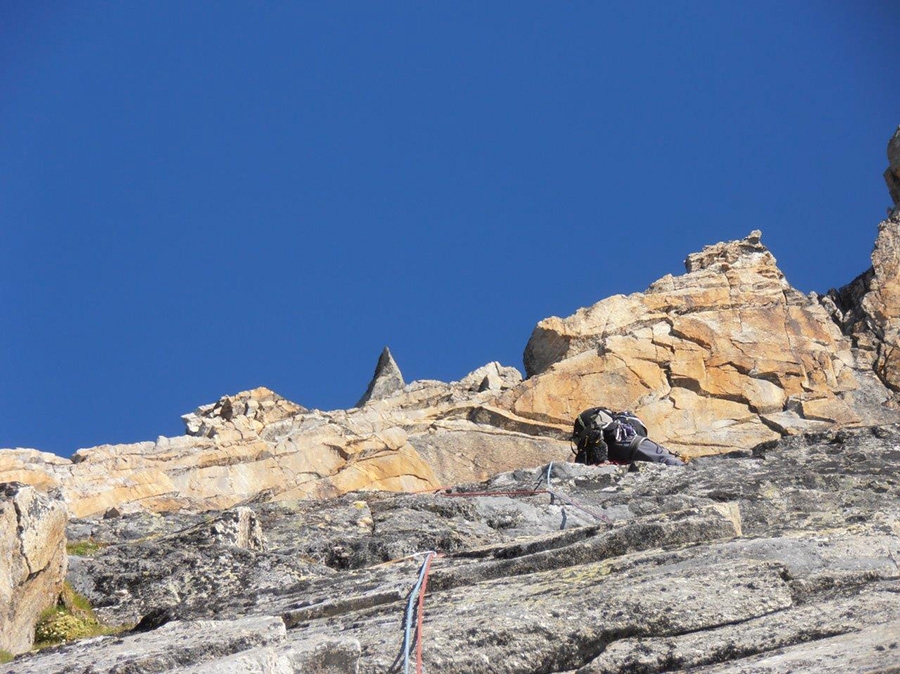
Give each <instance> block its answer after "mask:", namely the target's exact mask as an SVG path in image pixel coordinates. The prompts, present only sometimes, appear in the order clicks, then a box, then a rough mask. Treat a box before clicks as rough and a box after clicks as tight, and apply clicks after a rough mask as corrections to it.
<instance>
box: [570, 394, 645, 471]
mask: <svg viewBox="0 0 900 674" xmlns="http://www.w3.org/2000/svg"><path fill="white" fill-rule="evenodd" d="M646 437H647V427H646V426H645V425H644V422H642V421H641V420H640V419H638V418H637V417H636V416H634V414H633V413H631V412H613V411H612V410H610V409H608V408H606V407H592V408H590V409H588V410H585V411H584V412H582V413H581V414H579V415H578V416H577V417H575V425H574V427H573V429H572V442H573V443H574V445H575V446H574V448H573V449H572V452H573V453H574V454H575V462H576V463H585V464H588V465H596V464H598V463H605V462H606V461H608V460H609V445H610V444H614V445H616V446H618V445H622V444H626V445H628V444H632V443H633V442H634V441H635V440H636V439H639V438H646ZM638 441H639V440H638Z"/></svg>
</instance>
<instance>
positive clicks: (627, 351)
mask: <svg viewBox="0 0 900 674" xmlns="http://www.w3.org/2000/svg"><path fill="white" fill-rule="evenodd" d="M685 267H686V270H687V273H685V274H683V275H681V276H666V277H664V278H662V279H660V280H659V281H657V282H655V283H654V284H652V285H651V286H650V287H649V288H648V289H647V291H646V292H643V293H635V294H632V295H628V296H623V295H616V296H613V297H610V298H608V299H605V300H602V301H601V302H598V303H597V304H595V305H593V306H592V307H589V308H586V309H580V310H578V311H577V312H576V313H575V314H574V315H572V316H570V317H568V318H565V319H562V318H556V317H554V318H548V319H545V320H543V321H541V322H540V323H539V324H538V326H537V327H536V328H535V330H534V332H533V334H532V336H531V339H530V340H529V342H528V345H527V347H526V350H525V365H526V371H527V372H528V374H529V375H530V376H529V379H527V380H526V381H525V382H524V383H523V384H522V386H520V387H518V388H516V389H514V390H512V391H509V392H507V393H506V394H505V396H504V397H503V398H502V399H501V401H500V403H499V404H500V406H505V407H507V408H508V409H510V410H512V411H513V412H514V413H516V414H518V415H521V416H524V417H529V418H535V419H541V420H543V421H547V422H556V423H564V422H566V421H568V420H571V419H573V418H574V417H575V415H577V414H578V413H579V412H580V411H582V410H583V409H586V408H588V407H592V406H594V405H598V404H602V405H605V406H608V407H612V408H618V409H629V410H632V411H634V412H636V413H637V415H638V416H640V417H641V418H642V419H644V420H645V422H646V423H647V424H648V427H649V428H650V433H651V437H653V438H654V439H656V440H658V441H660V442H662V443H663V444H667V445H668V446H670V448H671V449H673V450H675V451H676V452H677V453H680V454H681V455H682V456H688V457H690V456H701V455H705V454H711V453H717V452H723V451H731V450H734V449H740V448H745V449H746V448H750V447H753V446H754V445H756V444H758V443H760V442H764V441H767V440H771V439H774V438H776V437H779V436H780V435H783V434H788V433H798V432H804V431H808V430H813V429H815V428H818V427H821V426H823V425H857V424H871V423H883V422H886V421H889V420H891V419H893V418H895V416H896V415H895V413H893V412H891V411H890V410H887V409H886V408H885V407H884V403H885V401H886V400H887V399H888V398H889V397H890V395H889V392H888V391H886V390H885V389H884V387H881V386H879V385H877V382H875V383H874V384H873V381H872V379H873V377H872V373H871V371H869V370H867V368H866V367H865V365H864V364H863V365H861V364H860V363H859V362H858V360H857V357H856V353H855V351H854V349H853V344H852V342H851V340H850V339H848V338H847V337H846V336H845V335H844V334H843V333H842V332H841V330H840V328H839V327H838V326H837V325H836V324H835V323H834V321H832V320H831V319H830V316H829V314H828V312H827V311H826V310H825V308H824V307H823V306H822V305H821V304H820V303H819V302H818V300H817V298H816V297H815V296H810V297H807V296H805V295H803V294H801V293H800V292H798V291H796V290H795V289H793V288H792V287H791V286H790V284H789V283H788V282H787V280H786V279H785V277H784V274H782V272H781V271H780V270H779V269H778V267H777V265H776V261H775V258H774V257H773V256H772V254H771V253H770V252H769V251H768V249H766V247H765V246H763V245H762V243H761V234H760V232H759V231H754V232H752V233H751V234H750V235H749V236H748V237H747V238H745V239H742V240H739V241H731V242H727V243H719V244H716V245H714V246H707V247H706V248H704V249H703V250H702V251H701V252H699V253H695V254H692V255H690V256H688V258H687V260H686V262H685ZM887 311H888V312H892V311H894V308H893V307H891V308H889V309H888V310H887ZM894 315H898V314H894Z"/></svg>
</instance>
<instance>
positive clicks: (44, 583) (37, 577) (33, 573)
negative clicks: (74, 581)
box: [0, 482, 68, 654]
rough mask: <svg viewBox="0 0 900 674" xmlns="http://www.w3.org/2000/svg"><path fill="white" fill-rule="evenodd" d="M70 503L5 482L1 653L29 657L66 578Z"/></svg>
mask: <svg viewBox="0 0 900 674" xmlns="http://www.w3.org/2000/svg"><path fill="white" fill-rule="evenodd" d="M67 519H68V516H67V513H66V510H65V505H64V504H63V503H62V502H61V501H60V500H59V499H54V498H51V497H49V496H47V495H45V494H42V493H40V492H38V491H37V490H36V489H34V488H33V487H29V486H26V485H24V484H21V483H19V482H6V483H2V484H0V650H4V651H7V652H9V653H12V654H18V653H24V652H26V651H28V650H29V649H30V648H31V645H32V643H33V641H34V626H35V623H36V622H37V620H38V616H39V615H40V614H41V611H43V610H44V609H46V608H48V607H50V606H53V605H55V604H56V600H57V598H58V597H59V595H60V592H61V591H62V589H63V581H64V580H65V576H66V521H67Z"/></svg>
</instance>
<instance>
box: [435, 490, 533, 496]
mask: <svg viewBox="0 0 900 674" xmlns="http://www.w3.org/2000/svg"><path fill="white" fill-rule="evenodd" d="M549 493H550V492H548V491H547V490H546V489H518V490H514V491H456V492H449V493H440V494H435V496H536V495H537V494H549Z"/></svg>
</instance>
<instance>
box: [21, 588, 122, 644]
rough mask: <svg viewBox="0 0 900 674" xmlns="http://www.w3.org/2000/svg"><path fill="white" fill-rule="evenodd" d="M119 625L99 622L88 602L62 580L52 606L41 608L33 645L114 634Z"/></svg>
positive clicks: (118, 629) (118, 630)
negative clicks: (60, 592)
mask: <svg viewBox="0 0 900 674" xmlns="http://www.w3.org/2000/svg"><path fill="white" fill-rule="evenodd" d="M122 629H123V628H122V627H111V626H109V625H103V624H102V623H101V622H100V621H99V620H98V619H97V616H96V615H94V610H93V608H91V603H90V602H89V601H88V600H87V598H86V597H84V596H82V595H80V594H78V593H77V592H75V590H73V589H72V586H71V585H69V584H68V583H66V584H65V585H64V587H63V591H62V594H60V596H59V601H57V603H56V606H51V607H50V608H48V609H45V610H44V611H43V612H42V613H41V615H40V617H39V618H38V621H37V624H36V625H35V626H34V647H35V648H38V649H40V648H47V647H48V646H56V645H57V644H61V643H65V642H67V641H75V640H76V639H86V638H88V637H97V636H102V635H104V634H115V633H117V632H120V631H122Z"/></svg>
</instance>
